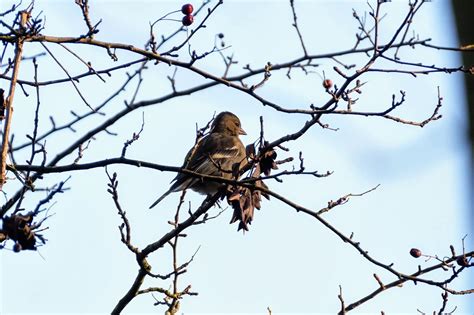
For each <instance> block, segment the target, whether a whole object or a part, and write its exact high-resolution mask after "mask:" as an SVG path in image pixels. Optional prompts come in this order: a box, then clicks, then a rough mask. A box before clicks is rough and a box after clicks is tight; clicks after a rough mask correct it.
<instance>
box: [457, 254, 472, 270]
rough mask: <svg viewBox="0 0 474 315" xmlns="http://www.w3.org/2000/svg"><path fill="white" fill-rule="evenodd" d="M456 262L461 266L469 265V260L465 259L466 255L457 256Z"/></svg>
mask: <svg viewBox="0 0 474 315" xmlns="http://www.w3.org/2000/svg"><path fill="white" fill-rule="evenodd" d="M456 262H457V263H458V265H459V266H461V267H467V266H469V262H468V261H467V257H466V256H461V257H459V258H458V259H457V261H456Z"/></svg>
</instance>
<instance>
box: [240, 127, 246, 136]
mask: <svg viewBox="0 0 474 315" xmlns="http://www.w3.org/2000/svg"><path fill="white" fill-rule="evenodd" d="M239 135H243V136H245V135H247V133H246V132H245V130H243V129H242V128H239Z"/></svg>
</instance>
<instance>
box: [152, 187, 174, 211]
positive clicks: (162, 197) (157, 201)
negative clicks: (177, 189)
mask: <svg viewBox="0 0 474 315" xmlns="http://www.w3.org/2000/svg"><path fill="white" fill-rule="evenodd" d="M172 192H173V190H171V189H170V190H168V191H167V192H165V193H164V194H163V195H161V197H160V198H158V199H156V201H155V202H154V203H152V204H151V206H150V207H149V208H148V209H151V208H153V207H154V206H156V205H157V204H158V203H160V201H161V200H163V199H165V198H166V196H168V195H169V194H170V193H172Z"/></svg>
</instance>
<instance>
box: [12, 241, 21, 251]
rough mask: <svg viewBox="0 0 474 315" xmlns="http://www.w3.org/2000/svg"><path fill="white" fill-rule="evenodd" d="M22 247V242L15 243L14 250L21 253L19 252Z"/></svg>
mask: <svg viewBox="0 0 474 315" xmlns="http://www.w3.org/2000/svg"><path fill="white" fill-rule="evenodd" d="M21 249H22V248H21V245H20V243H15V245H13V251H14V252H15V253H19V252H20V251H21Z"/></svg>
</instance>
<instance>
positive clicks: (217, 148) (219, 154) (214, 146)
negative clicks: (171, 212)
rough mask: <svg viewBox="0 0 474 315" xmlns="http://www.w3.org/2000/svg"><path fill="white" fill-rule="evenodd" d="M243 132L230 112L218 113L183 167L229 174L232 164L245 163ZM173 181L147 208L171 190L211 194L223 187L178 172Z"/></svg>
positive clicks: (229, 176)
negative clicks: (240, 137) (241, 139)
mask: <svg viewBox="0 0 474 315" xmlns="http://www.w3.org/2000/svg"><path fill="white" fill-rule="evenodd" d="M246 134H247V133H246V132H245V131H244V130H243V129H242V127H241V126H240V120H239V118H238V117H237V116H235V115H234V114H232V113H231V112H222V113H220V114H219V115H217V116H216V118H215V119H214V121H213V122H212V125H211V131H210V133H209V134H208V135H207V136H205V137H204V138H202V139H200V140H199V141H198V142H197V143H196V144H195V145H194V147H192V148H191V150H189V152H188V154H187V155H186V158H185V159H184V163H183V166H182V168H183V169H187V170H190V171H193V172H196V173H199V174H203V175H212V176H220V177H223V178H227V179H230V178H232V176H233V174H232V171H233V170H234V167H235V166H236V165H237V166H239V168H242V167H243V166H244V165H245V164H246V152H245V147H244V145H243V143H242V141H240V139H239V135H246ZM173 181H174V183H173V184H172V185H171V187H170V189H168V191H167V192H165V193H164V194H163V195H162V196H161V197H160V198H158V199H157V200H156V201H155V202H154V203H153V204H152V205H151V206H150V209H151V208H153V207H154V206H156V205H157V204H158V203H159V202H160V201H161V200H163V199H164V198H165V197H166V196H168V195H169V194H170V193H172V192H176V191H181V190H185V189H188V188H190V189H192V190H194V191H196V192H198V193H201V194H206V195H212V194H215V193H216V192H217V191H218V190H219V188H221V187H222V183H217V182H213V181H210V180H203V179H200V178H198V177H192V176H189V175H186V174H183V173H178V175H176V177H175V178H174V179H173V180H172V182H173Z"/></svg>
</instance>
